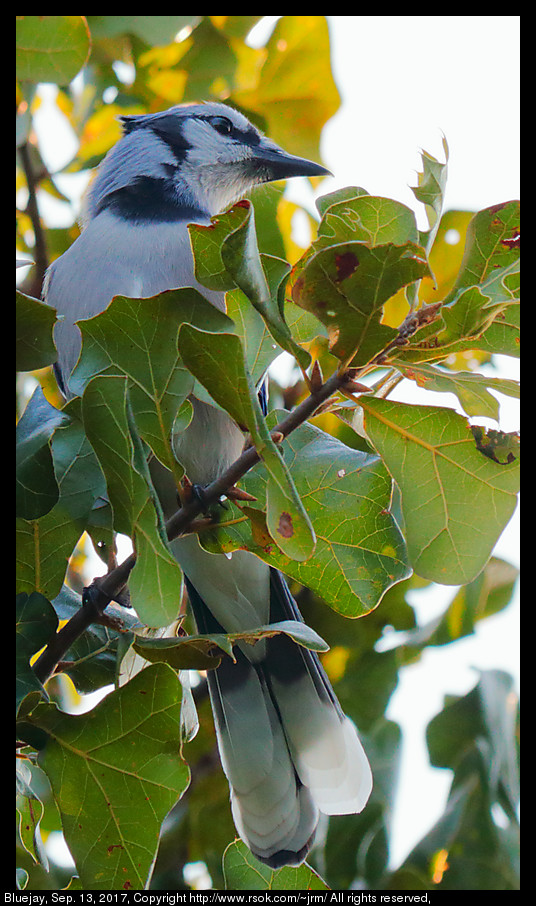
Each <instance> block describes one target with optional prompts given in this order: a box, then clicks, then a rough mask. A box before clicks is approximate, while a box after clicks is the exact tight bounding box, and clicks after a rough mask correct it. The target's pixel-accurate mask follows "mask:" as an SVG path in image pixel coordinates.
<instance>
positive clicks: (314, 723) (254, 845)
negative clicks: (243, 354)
mask: <svg viewBox="0 0 536 906" xmlns="http://www.w3.org/2000/svg"><path fill="white" fill-rule="evenodd" d="M121 121H122V126H123V136H122V138H121V139H120V141H119V142H118V143H117V144H116V145H115V147H113V148H112V149H111V151H109V153H108V154H107V155H106V157H105V159H104V160H103V162H102V163H101V165H100V167H99V169H98V171H97V175H96V177H95V179H94V181H93V183H92V185H91V188H90V191H89V194H88V201H87V212H86V223H85V226H84V228H83V230H82V233H81V235H80V236H79V238H78V239H77V240H76V241H75V242H74V243H73V245H72V246H71V247H70V248H69V249H68V251H66V252H65V253H64V254H63V255H62V256H61V257H60V258H59V259H57V260H56V261H55V262H54V263H53V264H52V265H51V267H50V268H49V269H48V272H47V275H46V278H45V284H44V298H45V299H46V301H47V302H48V303H49V304H50V305H52V306H54V308H56V309H57V311H58V313H59V314H60V315H62V316H63V319H62V320H61V321H59V322H58V323H57V324H56V331H55V340H56V345H57V348H58V362H57V366H56V370H57V376H58V381H59V383H60V386H61V387H62V388H63V392H64V393H65V394H66V395H67V396H68V395H69V390H68V384H69V375H70V373H71V371H72V369H73V367H74V365H75V363H76V360H77V357H78V354H79V351H80V332H79V329H78V327H77V326H76V324H75V322H76V321H78V320H80V319H84V318H90V317H93V316H94V315H96V314H98V313H99V312H101V311H103V310H104V309H105V308H106V306H107V305H108V303H109V302H110V301H111V299H112V297H113V296H114V295H116V294H121V295H125V296H131V297H135V298H139V297H149V296H154V295H156V294H157V293H159V292H162V291H164V290H168V289H172V288H176V287H181V286H194V287H196V288H197V289H198V290H199V291H200V292H201V293H203V295H204V296H205V297H206V298H207V299H209V301H210V302H212V303H213V304H214V305H215V306H217V307H218V308H219V309H221V310H224V309H225V301H224V295H223V294H222V293H216V292H211V291H210V290H208V289H206V288H205V287H203V286H200V285H199V284H198V283H197V281H196V279H195V276H194V272H193V260H192V251H191V246H190V241H189V234H188V230H187V224H188V223H190V222H192V221H193V222H196V223H208V222H209V221H210V217H211V216H212V215H214V214H217V213H218V212H220V211H222V210H225V209H226V208H228V207H229V206H230V205H231V204H232V203H233V202H235V201H236V200H237V199H239V198H240V197H241V196H242V195H243V194H244V193H246V192H247V191H248V190H250V189H251V188H252V187H253V186H254V185H257V184H259V183H264V182H270V181H271V180H277V179H286V178H287V177H291V176H315V175H321V174H325V173H327V172H328V171H327V170H325V169H324V168H323V167H321V166H320V165H319V164H316V163H313V162H312V161H309V160H305V159H303V158H300V157H295V156H293V155H291V154H287V153H286V152H285V151H283V150H282V149H281V148H280V147H278V146H277V145H276V144H275V143H274V142H272V141H271V140H270V139H268V138H267V137H266V136H264V135H262V133H260V132H259V131H258V130H257V129H256V128H255V127H254V126H253V125H252V124H251V123H250V122H249V121H248V120H247V119H246V117H245V116H243V115H242V114H241V113H239V112H238V111H236V110H233V109H231V108H230V107H228V106H226V105H223V104H216V103H205V104H187V105H180V106H177V107H172V108H171V109H170V110H166V111H164V112H162V113H155V114H148V115H144V116H123V117H121ZM192 403H193V406H194V416H193V419H192V421H191V423H190V425H189V427H188V428H187V429H186V431H184V432H183V433H182V434H181V435H177V436H176V437H175V438H174V448H175V452H176V455H177V458H178V459H179V461H180V462H181V463H182V465H183V466H184V468H185V471H186V474H187V475H188V477H189V479H190V480H191V481H192V482H193V483H194V484H200V485H204V484H207V483H209V482H211V481H212V480H213V479H214V478H216V477H217V476H218V475H220V474H221V473H222V471H223V470H225V469H226V468H227V467H228V466H229V465H230V464H231V463H232V462H233V461H234V460H235V459H236V458H237V457H238V456H239V455H240V453H241V452H242V450H243V447H244V435H243V433H242V431H241V430H240V429H239V427H238V426H237V425H236V424H235V423H234V422H233V421H232V419H231V418H230V417H229V416H228V415H227V414H226V413H224V412H222V411H221V410H219V409H215V408H214V407H211V406H209V405H208V404H207V403H205V402H202V401H200V400H197V399H195V398H194V399H193V400H192ZM159 493H160V496H161V499H162V506H163V510H164V514H165V515H166V517H167V516H170V515H171V514H172V512H173V511H174V510H175V508H176V490H175V488H174V486H173V485H172V483H171V482H170V483H169V486H168V487H167V488H166V482H165V481H162V482H161V488H160V490H159ZM171 547H172V550H173V553H174V555H175V556H176V558H177V560H178V562H179V563H180V565H181V567H182V569H183V571H184V574H185V577H186V586H187V590H188V596H189V600H190V603H191V605H192V609H193V612H194V616H195V619H196V623H197V625H198V628H199V630H200V631H201V632H213V631H217V632H240V631H244V630H246V629H248V628H254V627H258V626H260V625H265V624H267V623H273V622H278V621H281V620H301V615H300V613H299V611H298V608H297V605H296V603H295V601H294V599H293V598H292V596H291V594H290V591H289V589H288V586H287V584H286V582H285V579H284V578H283V576H282V575H281V573H280V572H278V571H277V570H275V569H273V568H271V567H269V566H267V565H266V564H265V563H264V562H263V561H261V560H260V559H258V558H257V557H256V556H255V555H254V554H251V553H248V552H245V551H235V552H234V553H233V554H232V556H231V557H230V558H227V557H225V556H224V555H218V554H210V553H207V552H206V551H204V550H203V549H202V548H201V547H200V545H199V542H198V540H197V536H196V535H194V534H192V535H188V536H186V537H182V538H179V539H177V540H175V541H174V542H172V544H171ZM235 650H236V663H233V662H232V661H231V660H230V659H229V658H224V660H223V662H222V664H221V666H220V667H219V668H218V669H217V670H215V671H210V672H209V675H208V685H209V691H210V698H211V702H212V709H213V712H214V719H215V725H216V733H217V739H218V747H219V751H220V756H221V761H222V765H223V769H224V771H225V774H226V776H227V778H228V781H229V785H230V790H231V809H232V814H233V818H234V822H235V825H236V828H237V830H238V833H239V834H240V836H241V838H242V839H243V840H244V841H245V843H246V844H247V845H248V847H249V848H250V850H251V851H252V852H253V853H254V855H255V856H256V857H257V858H258V859H259V860H261V861H262V862H265V863H266V864H268V865H270V866H271V867H272V868H279V867H281V866H283V865H299V864H300V863H301V862H302V861H303V860H304V859H305V857H306V855H307V852H308V850H309V848H310V846H311V844H312V842H313V838H314V834H315V830H316V827H317V824H318V819H319V811H320V812H323V813H325V814H328V815H337V814H350V813H355V812H360V811H361V810H362V809H363V808H364V806H365V804H366V802H367V799H368V797H369V795H370V791H371V788H372V774H371V771H370V767H369V764H368V761H367V757H366V755H365V753H364V751H363V748H362V746H361V743H360V741H359V739H358V736H357V733H356V730H355V727H354V725H353V724H352V722H351V721H350V720H349V718H347V717H346V716H345V715H344V714H343V712H342V710H341V707H340V705H339V702H338V701H337V698H336V697H335V693H334V692H333V690H332V688H331V685H330V683H329V680H328V678H327V676H326V674H325V672H324V670H323V668H322V666H321V664H320V661H319V659H318V657H317V656H316V654H314V653H312V652H311V651H309V650H307V649H305V648H303V647H300V646H299V645H297V644H296V643H295V642H293V641H292V640H291V639H290V638H289V637H287V636H284V635H278V636H276V637H274V638H271V639H267V640H263V641H260V642H259V643H258V644H257V645H255V646H250V645H247V644H245V643H242V644H240V645H238V646H237V648H236V649H235Z"/></svg>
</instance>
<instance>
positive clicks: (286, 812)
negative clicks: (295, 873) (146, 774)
mask: <svg viewBox="0 0 536 906" xmlns="http://www.w3.org/2000/svg"><path fill="white" fill-rule="evenodd" d="M186 581H187V588H188V594H189V597H190V601H191V603H192V607H193V610H194V614H195V617H196V621H197V624H198V627H199V629H200V631H201V632H215V631H217V632H223V631H224V630H223V628H222V627H221V625H220V624H219V623H218V621H217V620H216V619H215V617H214V616H213V614H212V613H211V611H210V610H209V609H208V607H207V606H206V605H205V604H204V602H203V600H202V598H201V597H200V595H199V594H198V592H197V591H196V589H195V588H194V586H193V585H192V584H191V582H189V580H188V579H187V580H186ZM301 619H302V618H301V615H300V613H299V610H298V607H297V605H296V602H295V601H294V599H293V598H292V595H291V594H290V591H289V588H288V586H287V583H286V582H285V579H284V578H283V576H282V575H281V573H280V572H279V571H277V570H275V569H271V570H270V622H280V621H281V620H301ZM265 645H266V647H265V654H264V656H263V657H262V659H260V660H254V659H251V660H250V659H249V658H248V657H247V654H246V653H245V649H244V647H239V646H236V647H235V650H234V653H235V656H236V663H233V661H232V660H231V659H230V658H224V659H223V661H222V664H221V666H220V667H218V669H217V670H213V671H210V672H209V674H208V684H209V690H210V697H211V701H212V708H213V711H214V719H215V724H216V732H217V738H218V746H219V750H220V756H221V760H222V764H223V768H224V771H225V774H226V776H227V778H228V780H229V784H230V787H231V806H232V812H233V818H234V821H235V824H236V827H237V830H238V832H239V834H240V836H241V837H242V839H243V840H244V842H245V843H246V844H247V845H248V846H249V848H250V849H251V851H252V852H253V853H254V855H255V856H256V857H257V858H258V859H260V860H261V861H262V862H265V863H267V864H268V865H270V866H271V867H272V868H279V867H281V866H282V865H298V864H300V863H301V862H302V861H303V860H304V859H305V857H306V855H307V852H308V850H309V848H310V846H311V844H312V841H313V837H314V833H315V830H316V826H317V823H318V812H319V811H321V812H324V813H325V814H328V815H335V814H350V813H354V812H360V811H361V810H362V809H363V807H364V806H365V804H366V802H367V799H368V797H369V795H370V791H371V788H372V774H371V771H370V767H369V763H368V761H367V757H366V755H365V752H364V750H363V747H362V745H361V743H360V741H359V738H358V736H357V732H356V730H355V727H354V725H353V724H352V722H351V721H350V720H349V719H348V718H347V717H345V715H344V714H343V712H342V710H341V708H340V705H339V702H338V701H337V698H336V696H335V693H334V692H333V689H332V688H331V685H330V682H329V680H328V678H327V676H326V674H325V672H324V670H323V668H322V665H321V664H320V661H319V659H318V657H317V655H316V654H315V653H314V652H312V651H310V650H308V649H306V648H303V647H302V646H300V645H298V644H296V642H294V641H293V640H292V639H291V638H290V637H288V636H286V635H284V634H279V635H276V636H274V637H273V638H270V639H267V640H266V642H265Z"/></svg>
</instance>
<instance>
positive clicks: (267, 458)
mask: <svg viewBox="0 0 536 906" xmlns="http://www.w3.org/2000/svg"><path fill="white" fill-rule="evenodd" d="M179 347H180V352H181V355H182V357H183V360H184V362H185V364H186V365H187V366H188V368H189V369H190V371H191V372H192V374H194V375H195V376H196V377H197V379H198V380H199V381H200V382H201V383H202V384H203V386H204V387H205V388H206V389H207V390H208V392H209V393H210V395H211V396H212V397H213V398H214V399H215V401H216V402H217V403H218V404H219V405H220V406H222V407H223V408H224V409H225V410H226V411H227V412H228V413H229V414H230V415H231V417H232V418H233V419H234V420H235V421H236V422H237V424H238V425H240V426H242V427H244V428H247V429H248V430H249V432H250V434H251V437H252V439H253V442H254V444H255V447H256V449H257V452H258V454H259V456H260V457H261V459H262V461H263V462H264V464H265V466H266V468H267V470H268V473H269V480H268V487H267V492H266V506H267V522H268V529H269V532H270V534H271V536H272V538H273V539H274V541H275V542H276V543H277V544H278V546H279V547H280V548H281V550H283V551H284V552H285V554H286V555H287V556H288V557H291V558H292V559H294V560H300V561H301V560H306V559H307V558H308V557H310V556H311V554H312V552H313V550H314V545H315V537H314V532H313V529H312V526H311V523H310V521H309V517H308V516H307V513H306V511H305V509H304V507H303V504H302V503H301V501H300V498H299V496H298V494H297V492H296V489H295V487H294V483H293V481H292V478H291V475H290V472H289V471H288V469H287V467H286V466H285V462H284V460H283V459H282V457H281V454H280V453H279V451H278V449H277V447H276V445H275V444H274V442H273V440H272V438H271V436H270V432H269V431H268V428H267V427H266V422H265V420H264V416H263V414H262V412H261V409H260V405H259V402H258V399H257V394H256V392H255V388H254V386H253V382H252V380H251V377H250V375H249V373H248V371H247V369H246V367H245V362H244V352H243V349H242V345H241V343H240V340H239V338H238V337H237V336H235V335H234V334H212V333H207V332H206V331H202V330H198V329H197V328H195V327H193V326H191V325H189V324H185V325H184V326H183V327H182V329H181V332H180V338H179Z"/></svg>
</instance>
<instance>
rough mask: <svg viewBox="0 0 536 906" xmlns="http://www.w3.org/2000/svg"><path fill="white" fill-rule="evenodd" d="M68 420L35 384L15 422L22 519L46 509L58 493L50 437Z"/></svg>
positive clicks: (18, 494)
mask: <svg viewBox="0 0 536 906" xmlns="http://www.w3.org/2000/svg"><path fill="white" fill-rule="evenodd" d="M68 420H69V417H68V415H66V414H65V413H64V412H60V410H59V409H55V408H54V406H51V405H50V403H49V402H48V401H47V400H46V398H45V396H44V394H43V391H42V390H41V387H36V389H35V390H34V392H33V394H32V396H31V398H30V400H29V401H28V403H27V405H26V409H25V410H24V412H23V414H22V416H21V417H20V419H19V422H18V425H17V432H16V435H17V450H16V453H17V459H16V510H17V515H18V516H20V517H21V518H23V519H38V518H39V516H43V515H44V514H45V513H48V512H49V511H50V510H51V509H52V507H53V506H54V504H55V503H56V502H57V500H58V497H59V489H58V483H57V481H56V476H55V474H54V468H53V463H52V453H51V450H50V441H51V438H52V435H53V434H54V431H55V430H56V428H58V427H60V426H61V425H64V424H65V423H66V422H67V421H68Z"/></svg>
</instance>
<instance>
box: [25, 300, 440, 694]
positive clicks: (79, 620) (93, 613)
mask: <svg viewBox="0 0 536 906" xmlns="http://www.w3.org/2000/svg"><path fill="white" fill-rule="evenodd" d="M440 304H441V303H437V304H434V305H428V306H423V308H421V309H420V310H419V311H418V312H416V313H411V314H410V315H409V316H408V317H407V318H406V320H405V321H404V323H403V324H402V325H401V327H400V328H399V332H398V336H397V337H395V338H394V340H393V341H392V342H391V343H389V345H388V346H387V347H386V348H385V349H383V350H382V351H381V352H379V353H378V354H377V355H376V356H375V357H374V358H373V359H372V360H371V361H370V362H369V363H367V365H365V366H363V367H362V368H349V369H344V370H342V371H336V372H335V373H334V374H332V375H331V377H329V378H328V379H327V381H325V382H324V383H322V381H321V379H320V377H319V370H318V369H316V370H315V369H313V375H312V378H311V379H310V380H309V386H310V388H311V393H310V395H309V396H308V397H307V398H306V399H305V400H303V402H301V403H300V405H299V406H296V408H295V409H293V410H292V411H291V412H289V413H288V415H286V416H285V417H284V418H283V419H282V420H281V421H280V422H279V424H278V425H276V427H275V428H274V430H273V431H272V436H273V437H274V439H276V438H277V441H279V442H280V441H281V440H282V439H283V438H284V437H288V435H289V434H291V433H292V432H293V431H295V430H296V428H298V427H299V426H300V425H302V424H303V423H304V422H305V421H307V419H308V418H310V417H311V416H312V415H314V413H315V412H316V410H317V409H318V408H319V407H320V406H322V404H323V403H326V401H327V400H329V398H330V397H332V396H333V395H334V394H335V393H337V392H338V391H343V392H346V395H349V394H352V393H359V392H362V391H363V389H367V390H368V389H370V388H364V385H362V384H357V383H356V382H355V378H356V377H358V375H359V374H360V373H362V372H364V371H368V370H369V369H370V367H371V366H373V365H379V364H383V363H384V362H385V361H386V359H387V357H388V355H389V353H390V352H392V351H396V350H397V349H398V348H399V347H400V346H405V345H406V344H407V343H408V338H409V337H410V336H411V335H412V334H414V333H415V332H416V331H417V330H418V329H419V328H420V327H422V326H423V325H424V324H426V323H428V322H429V321H430V320H433V319H435V318H436V317H437V316H438V311H439V307H440ZM260 459H261V457H260V456H259V454H258V452H257V450H256V449H255V447H248V449H247V450H244V452H243V453H242V455H241V456H239V457H238V459H237V460H235V462H234V463H232V465H231V466H229V468H228V469H227V471H226V472H224V473H223V474H222V475H221V476H220V477H219V478H217V479H216V480H215V481H213V482H212V483H211V484H209V485H207V487H206V488H204V489H203V491H204V493H203V501H202V502H201V501H200V500H199V499H198V498H197V497H195V496H194V495H192V497H191V498H190V500H188V501H186V502H185V503H184V504H183V506H182V507H181V508H180V509H179V510H177V512H176V513H174V515H173V516H171V518H170V519H168V521H167V522H166V526H165V527H166V532H167V536H168V541H173V540H174V539H175V538H177V537H178V536H179V535H182V534H184V532H185V531H186V530H187V528H188V527H189V526H190V525H191V523H192V521H193V520H194V519H195V518H196V517H197V516H199V514H200V513H201V512H202V511H203V510H204V509H205V508H206V507H207V505H210V504H213V503H217V501H218V500H219V499H220V497H222V496H223V495H225V493H226V491H228V490H229V489H230V488H232V487H233V486H234V485H235V484H236V482H237V481H239V480H240V478H242V477H243V475H245V474H246V472H248V471H249V470H250V469H251V468H252V467H253V466H254V465H255V464H256V463H258V462H259V461H260ZM135 563H136V555H135V554H131V555H130V556H129V557H127V559H126V560H124V561H123V563H121V564H120V565H119V566H116V567H114V568H113V569H112V570H110V571H109V572H108V573H107V574H106V575H105V576H103V577H99V578H97V579H95V580H94V581H93V583H92V585H91V586H89V588H88V589H87V590H86V591H87V594H86V596H85V598H84V605H83V607H81V608H80V610H78V611H77V612H76V613H75V614H74V616H73V617H71V619H70V620H69V622H68V623H66V625H65V626H64V627H63V628H62V629H61V630H60V631H59V632H58V633H57V634H56V635H55V636H54V638H53V639H51V641H50V642H49V643H48V645H47V647H46V648H45V650H44V651H43V653H42V654H41V656H40V657H39V658H38V660H37V661H36V663H35V664H34V672H35V674H36V676H37V678H38V679H39V680H40V681H41V682H42V683H44V682H45V681H46V680H47V679H48V678H49V677H50V676H51V675H52V673H53V672H54V669H55V667H56V665H57V664H58V662H59V661H61V660H63V658H64V655H65V654H66V652H67V651H68V650H69V648H70V647H71V645H72V644H73V643H74V642H75V641H76V639H77V638H78V637H79V636H80V635H81V634H82V633H83V632H84V631H85V630H86V629H87V628H88V627H89V626H90V625H91V624H92V623H93V622H95V621H96V620H98V619H99V618H100V617H101V616H102V613H103V611H104V610H105V609H106V607H107V606H108V604H110V603H111V601H113V600H116V599H117V596H118V595H119V594H120V592H121V590H122V589H123V588H124V587H125V585H126V584H127V582H128V579H129V576H130V573H131V572H132V569H133V567H134V564H135Z"/></svg>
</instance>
